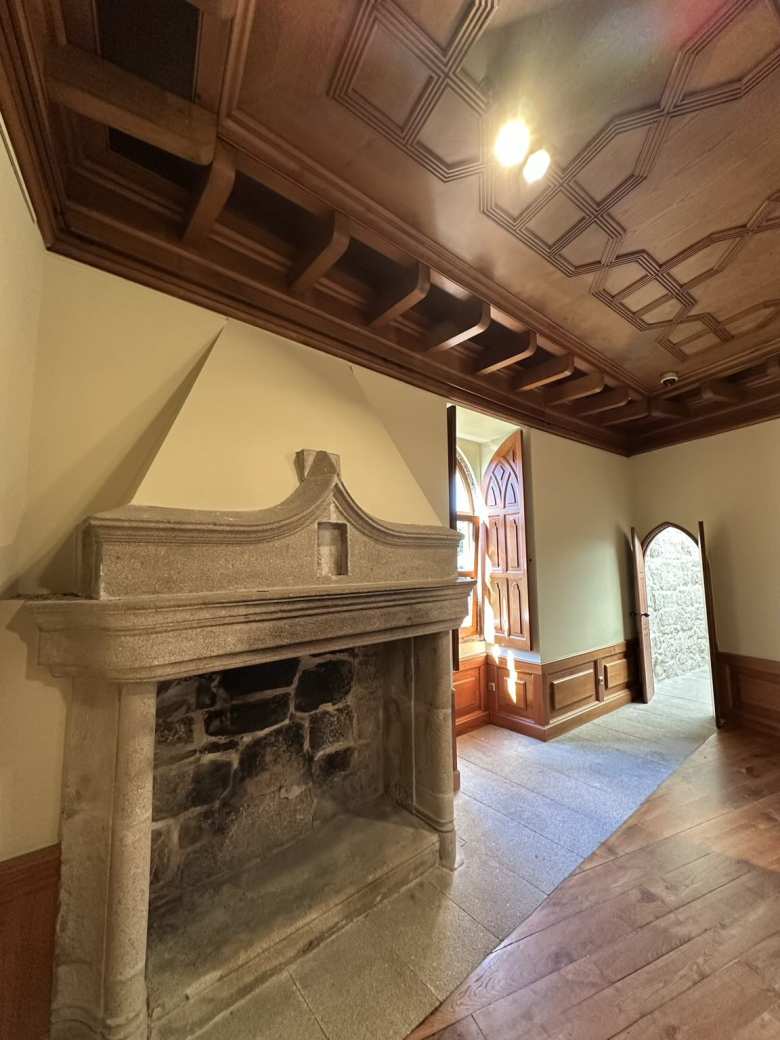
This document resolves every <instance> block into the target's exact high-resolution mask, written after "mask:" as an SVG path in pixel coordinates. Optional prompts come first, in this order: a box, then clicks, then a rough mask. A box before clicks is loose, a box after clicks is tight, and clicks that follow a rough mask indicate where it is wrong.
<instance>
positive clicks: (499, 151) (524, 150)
mask: <svg viewBox="0 0 780 1040" xmlns="http://www.w3.org/2000/svg"><path fill="white" fill-rule="evenodd" d="M530 143H531V134H530V132H529V130H528V127H527V126H526V125H525V123H524V122H523V121H522V119H512V120H510V122H508V123H504V125H503V126H502V127H501V129H500V130H499V131H498V137H497V138H496V147H495V155H496V159H498V161H499V162H500V163H501V165H502V166H517V165H519V164H520V163H521V162H522V161H523V159H525V157H526V155H528V147H529V145H530Z"/></svg>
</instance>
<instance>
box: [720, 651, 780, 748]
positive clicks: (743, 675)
mask: <svg viewBox="0 0 780 1040" xmlns="http://www.w3.org/2000/svg"><path fill="white" fill-rule="evenodd" d="M718 665H719V667H720V669H721V678H722V679H723V683H724V700H725V701H726V705H725V708H726V709H727V710H728V712H729V715H728V719H729V721H730V722H731V723H732V724H736V725H739V726H745V727H747V728H748V729H752V730H755V731H756V732H758V733H763V734H764V735H765V736H769V735H773V736H780V661H774V660H772V659H769V658H762V657H747V656H744V655H742V654H730V653H724V652H723V651H720V652H719V654H718Z"/></svg>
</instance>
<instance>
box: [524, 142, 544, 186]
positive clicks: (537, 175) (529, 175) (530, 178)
mask: <svg viewBox="0 0 780 1040" xmlns="http://www.w3.org/2000/svg"><path fill="white" fill-rule="evenodd" d="M549 165H550V153H549V152H546V151H545V150H544V148H540V149H539V151H538V152H534V153H533V154H532V155H529V156H528V159H527V160H526V163H525V166H524V167H523V176H524V177H525V179H526V181H527V182H528V183H529V184H533V183H534V181H538V180H541V179H542V177H544V175H545V174H546V173H547V169H548V167H549Z"/></svg>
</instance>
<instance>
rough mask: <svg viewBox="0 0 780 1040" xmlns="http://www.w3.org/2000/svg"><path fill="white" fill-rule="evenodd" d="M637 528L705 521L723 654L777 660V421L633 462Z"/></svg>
mask: <svg viewBox="0 0 780 1040" xmlns="http://www.w3.org/2000/svg"><path fill="white" fill-rule="evenodd" d="M631 475H632V481H633V499H634V506H635V510H634V511H635V517H636V526H637V527H638V529H639V530H640V532H641V533H642V534H645V533H647V531H649V530H651V529H652V528H653V527H655V526H656V525H657V524H659V523H662V522H663V521H665V520H671V521H673V522H675V523H678V524H681V525H682V526H683V527H686V528H687V529H688V530H689V531H692V532H693V533H694V534H695V533H696V524H697V521H699V520H703V521H704V527H705V534H706V536H707V545H708V550H709V557H710V565H711V570H712V583H713V594H714V600H715V613H716V617H717V628H718V642H719V644H720V648H721V650H725V651H728V652H730V653H735V654H744V655H747V656H750V657H766V658H770V659H771V660H775V661H777V660H780V538H779V537H778V531H780V420H774V421H773V422H767V423H761V424H759V425H757V426H749V427H747V428H745V429H743V430H734V431H732V432H730V433H723V434H719V435H718V436H716V437H708V438H706V439H704V440H699V441H691V442H690V443H689V444H678V445H675V446H674V447H672V448H664V449H662V450H661V451H654V452H650V453H648V454H647V455H638V456H636V457H635V458H633V459H632V460H631Z"/></svg>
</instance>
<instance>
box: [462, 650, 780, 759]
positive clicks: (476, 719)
mask: <svg viewBox="0 0 780 1040" xmlns="http://www.w3.org/2000/svg"><path fill="white" fill-rule="evenodd" d="M778 679H780V674H779V675H778ZM453 681H454V686H455V714H456V732H457V733H458V735H460V734H461V733H466V732H468V730H470V729H475V728H476V727H478V726H483V725H485V724H486V723H488V722H490V723H493V724H494V725H496V726H503V727H505V728H506V729H513V730H515V731H516V732H518V733H524V734H526V736H529V737H536V738H537V739H539V740H550V739H552V738H553V737H557V736H559V735H560V734H561V733H565V732H567V730H570V729H574V728H575V727H576V726H580V725H582V723H583V722H589V721H590V720H591V719H594V718H597V717H598V716H599V715H605V714H607V713H608V712H610V711H614V710H615V709H616V708H619V707H621V706H622V705H623V704H628V702H629V701H631V700H633V699H634V698H635V697H638V696H639V681H638V672H637V660H636V642H635V641H634V640H630V641H629V642H625V643H617V644H615V645H613V646H606V647H603V648H602V649H600V650H592V651H590V652H588V653H586V654H578V655H577V656H576V657H568V658H565V659H564V660H562V661H553V662H551V663H548V664H539V663H535V662H533V661H527V660H523V659H522V658H521V657H520V656H519V655H517V654H515V655H514V659H513V661H512V660H510V659H509V658H508V657H507V654H506V651H504V650H501V651H500V655H499V658H498V660H497V661H496V660H495V659H494V658H493V657H492V656H491V655H490V654H485V653H481V654H475V655H472V656H464V657H462V658H461V662H460V670H459V671H458V672H456V673H455V675H454V679H453Z"/></svg>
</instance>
